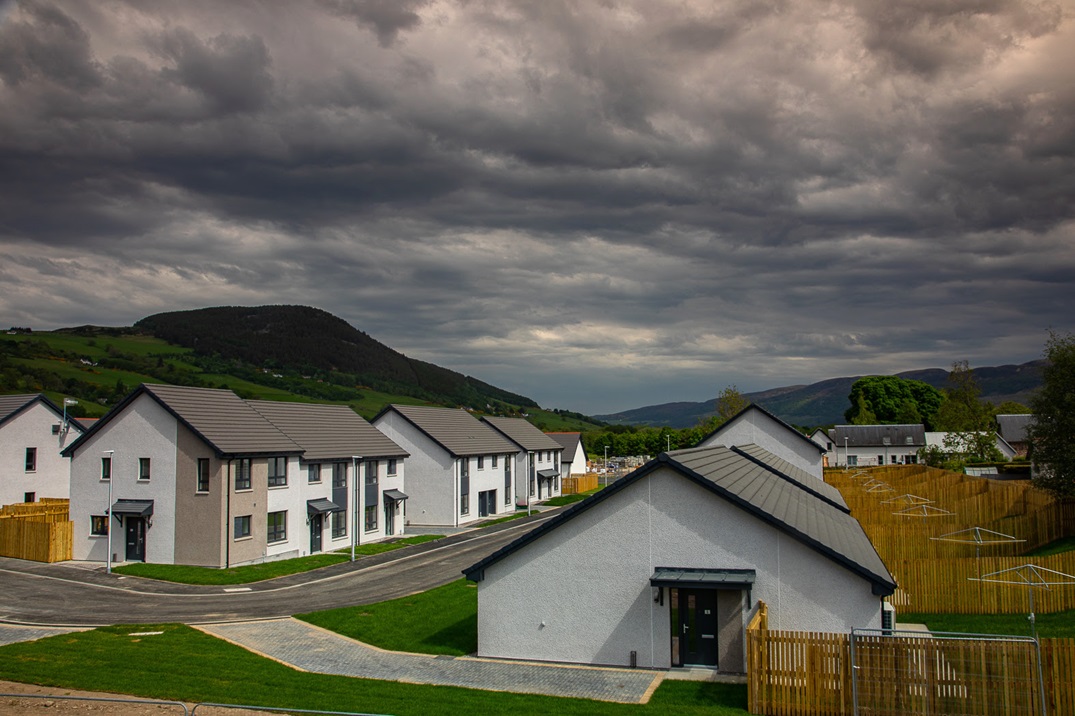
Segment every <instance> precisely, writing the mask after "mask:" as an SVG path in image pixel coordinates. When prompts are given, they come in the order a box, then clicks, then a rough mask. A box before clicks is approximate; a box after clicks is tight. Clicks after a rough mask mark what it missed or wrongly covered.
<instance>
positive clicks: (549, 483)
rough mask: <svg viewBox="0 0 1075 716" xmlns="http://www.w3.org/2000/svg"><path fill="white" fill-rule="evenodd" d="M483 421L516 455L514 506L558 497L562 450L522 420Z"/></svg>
mask: <svg viewBox="0 0 1075 716" xmlns="http://www.w3.org/2000/svg"><path fill="white" fill-rule="evenodd" d="M482 421H483V422H484V423H486V424H488V425H490V426H492V428H493V429H494V430H496V431H497V432H498V433H500V434H501V435H503V436H504V437H505V438H507V439H508V440H509V441H510V442H511V443H512V445H514V446H515V447H516V448H517V449H518V450H519V452H517V453H516V454H515V474H516V475H517V476H524V475H525V479H516V481H515V504H516V505H517V506H522V505H526V504H527V503H528V502H535V501H541V500H547V499H549V498H550V497H557V496H559V495H560V494H561V485H560V454H561V453H562V452H563V448H562V447H560V443H558V442H556V441H555V440H553V439H552V438H551V437H549V436H548V435H546V434H545V433H543V432H541V431H540V430H538V429H537V428H536V427H535V426H534V425H532V424H531V423H529V422H527V421H526V420H524V419H522V418H497V417H491V416H486V417H484V418H482Z"/></svg>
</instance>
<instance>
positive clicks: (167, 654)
mask: <svg viewBox="0 0 1075 716" xmlns="http://www.w3.org/2000/svg"><path fill="white" fill-rule="evenodd" d="M158 630H159V631H163V632H164V633H163V634H160V635H156V636H143V637H132V636H130V633H131V632H144V631H158ZM0 679H8V680H11V681H21V682H28V683H34V684H41V685H44V686H57V687H63V688H72V689H86V690H92V691H112V692H117V693H122V694H131V695H133V696H139V697H145V698H156V699H169V700H181V701H188V702H189V701H211V702H220V703H231V704H252V705H260V706H275V707H282V708H293V709H320V710H329V711H358V712H366V713H383V714H399V715H400V716H409V715H410V714H415V715H416V716H418V715H421V714H429V713H466V714H470V715H474V716H480V715H483V714H503V713H526V714H549V715H550V716H575V715H579V716H582V715H590V714H593V715H603V714H608V715H609V716H619V715H621V714H622V715H630V714H640V715H642V714H645V715H648V714H682V715H684V716H703V715H706V716H746V715H747V711H746V687H745V686H737V685H727V684H712V683H708V682H691V681H666V682H665V683H664V684H662V685H661V687H660V688H659V689H657V692H656V693H655V694H654V696H653V698H652V699H651V700H650V703H649V704H646V705H644V706H632V705H624V704H611V703H605V702H601V701H587V700H585V699H567V698H558V697H552V696H531V695H525V694H511V693H504V692H497V691H478V690H473V689H462V688H457V687H450V686H423V685H416V684H406V683H398V682H392V681H375V680H372V679H355V678H348V677H344V676H327V675H323V674H313V673H308V672H302V671H296V670H294V669H291V668H288V667H286V666H284V665H282V664H280V663H277V662H275V661H272V660H270V659H266V658H264V657H261V656H257V655H255V654H253V653H251V652H248V651H246V650H245V649H242V648H240V647H238V646H235V645H233V644H229V643H227V642H225V641H221V640H219V639H215V638H213V637H211V636H208V635H206V634H203V633H201V632H199V631H196V630H194V629H191V628H190V627H186V626H182V625H176V624H166V625H160V626H150V625H145V624H140V625H137V626H128V627H124V626H113V627H104V628H101V629H95V630H93V631H87V632H81V633H75V634H64V635H60V636H54V637H50V638H47V639H41V640H39V641H33V642H24V643H20V644H9V645H7V646H3V647H0Z"/></svg>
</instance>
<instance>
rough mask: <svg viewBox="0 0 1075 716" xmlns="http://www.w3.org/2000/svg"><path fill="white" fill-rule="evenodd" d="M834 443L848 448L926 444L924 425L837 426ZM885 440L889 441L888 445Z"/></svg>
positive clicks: (919, 445) (917, 445)
mask: <svg viewBox="0 0 1075 716" xmlns="http://www.w3.org/2000/svg"><path fill="white" fill-rule="evenodd" d="M833 430H834V431H835V433H836V434H835V435H834V436H833V438H834V439H833V442H834V443H836V444H837V445H839V446H841V447H842V446H843V445H844V438H845V437H846V438H847V446H848V447H859V448H860V447H878V448H880V447H908V446H913V447H922V446H924V445H925V444H926V428H925V426H923V425H837V426H836V427H834V428H833ZM885 440H888V442H887V443H886V442H885Z"/></svg>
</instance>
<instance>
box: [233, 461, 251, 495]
mask: <svg viewBox="0 0 1075 716" xmlns="http://www.w3.org/2000/svg"><path fill="white" fill-rule="evenodd" d="M251 463H252V460H251V459H250V458H248V457H241V458H239V459H237V460H236V461H235V475H234V478H235V480H234V484H235V491H236V492H244V491H246V490H251V489H253V481H252V479H251V476H250V473H251V472H253V465H252V464H251Z"/></svg>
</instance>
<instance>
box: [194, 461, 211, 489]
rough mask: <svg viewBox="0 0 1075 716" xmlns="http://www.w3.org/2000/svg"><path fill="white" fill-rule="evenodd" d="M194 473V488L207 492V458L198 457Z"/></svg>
mask: <svg viewBox="0 0 1075 716" xmlns="http://www.w3.org/2000/svg"><path fill="white" fill-rule="evenodd" d="M195 469H196V473H195V480H196V485H195V490H196V491H197V492H209V458H207V457H200V458H198V463H197V467H196V468H195Z"/></svg>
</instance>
